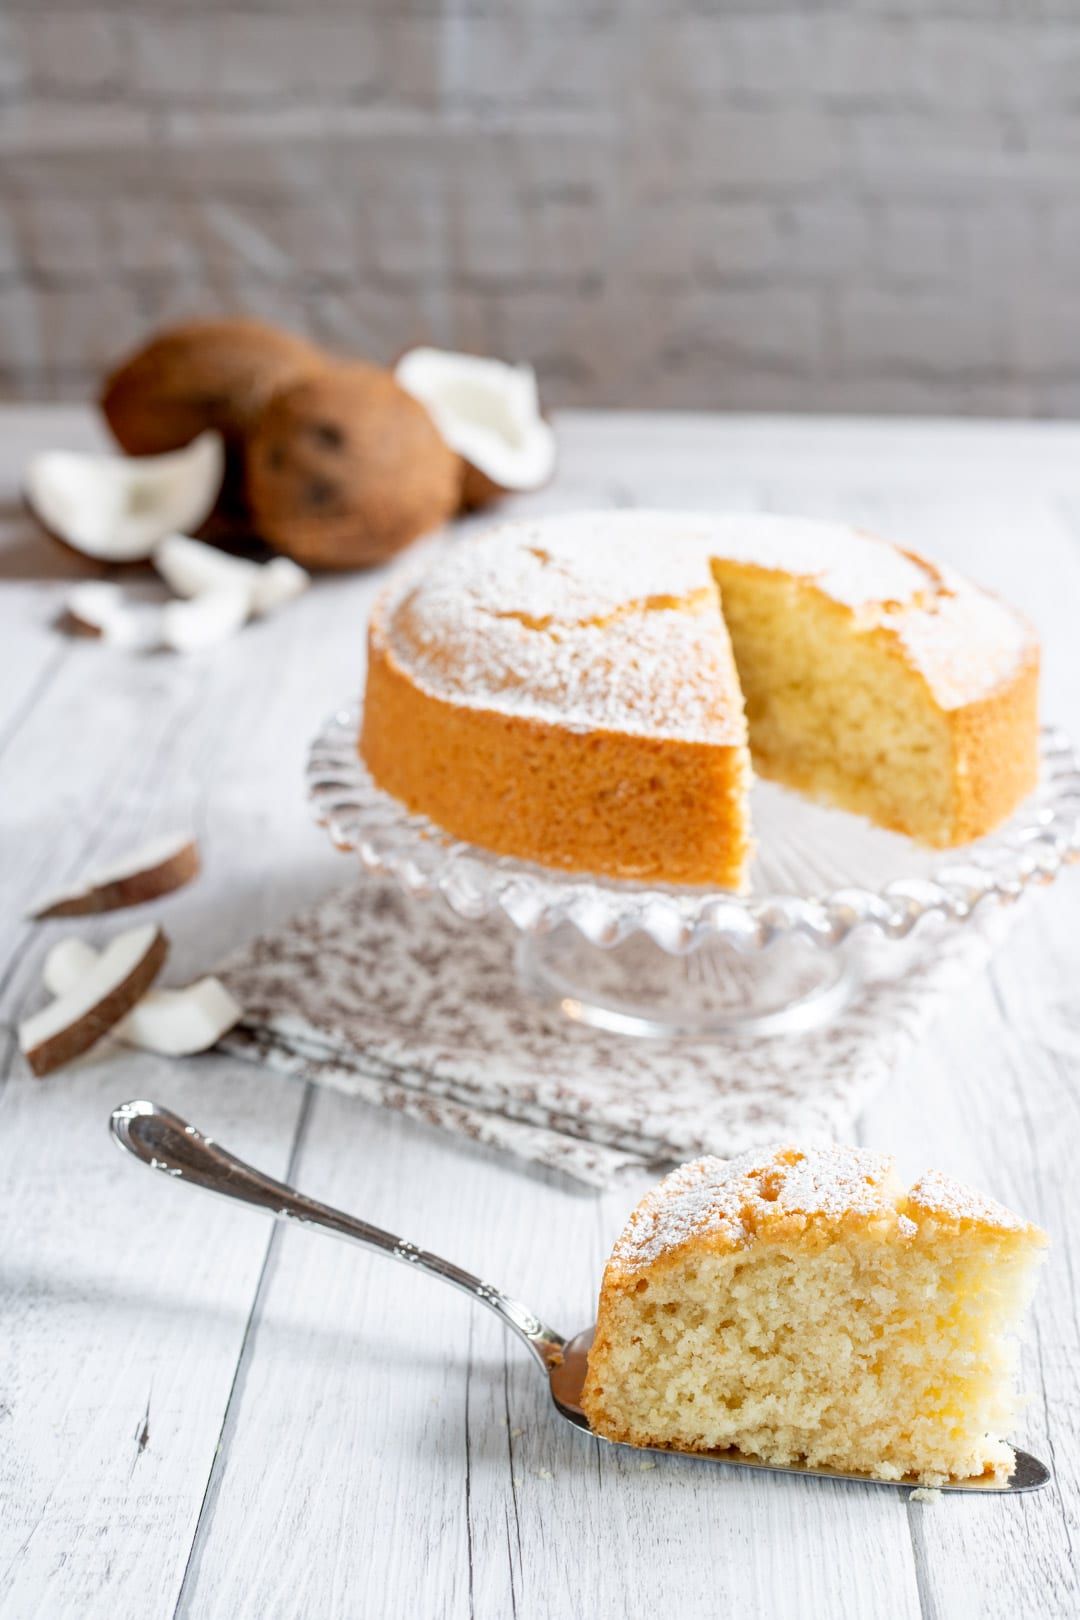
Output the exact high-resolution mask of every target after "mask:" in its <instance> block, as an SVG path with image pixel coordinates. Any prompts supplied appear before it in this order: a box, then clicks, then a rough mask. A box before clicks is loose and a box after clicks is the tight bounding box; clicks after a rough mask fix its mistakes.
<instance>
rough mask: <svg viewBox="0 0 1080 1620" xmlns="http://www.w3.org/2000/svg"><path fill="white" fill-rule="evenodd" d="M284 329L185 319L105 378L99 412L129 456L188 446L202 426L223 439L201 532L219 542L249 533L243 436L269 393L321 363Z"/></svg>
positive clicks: (322, 357) (243, 321) (315, 352)
mask: <svg viewBox="0 0 1080 1620" xmlns="http://www.w3.org/2000/svg"><path fill="white" fill-rule="evenodd" d="M327 363H328V362H327V357H326V355H325V354H324V353H323V351H322V350H321V349H319V348H316V346H315V345H314V344H313V343H308V342H307V341H306V339H304V338H301V337H297V336H296V335H295V333H293V332H285V331H282V330H281V329H280V328H278V327H276V326H268V325H267V324H266V323H265V322H263V321H253V320H246V319H236V320H221V321H191V322H189V323H187V324H186V325H184V326H175V327H172V328H171V329H170V330H168V331H165V332H162V333H160V334H159V336H157V337H156V338H154V339H153V340H152V341H151V342H150V343H148V344H147V345H146V347H145V348H143V349H140V350H138V352H137V353H135V354H133V355H130V356H129V357H128V359H127V360H125V361H124V363H123V364H122V365H121V366H119V367H118V368H117V370H116V371H114V372H113V373H112V375H111V376H110V377H108V378H107V379H106V382H105V386H104V389H103V390H102V394H101V401H100V403H101V409H102V411H103V413H104V415H105V420H106V421H107V422H108V424H109V427H110V428H111V429H112V432H113V436H114V437H115V438H116V440H117V442H118V443H119V444H120V446H121V448H122V449H123V450H125V451H126V452H127V454H128V455H130V456H153V455H160V454H162V453H163V452H165V451H168V450H179V449H181V448H182V447H183V446H184V445H186V444H190V442H191V440H192V439H194V438H195V437H196V436H197V435H198V434H199V433H202V432H203V431H204V430H205V429H206V428H214V429H216V430H217V432H219V433H220V434H222V436H223V437H224V440H225V462H226V465H225V479H224V483H223V485H222V490H221V494H220V496H219V498H218V501H217V504H216V506H215V508H214V511H213V513H212V514H211V515H210V517H209V518H208V519H207V522H206V524H205V525H204V526H203V529H202V530H201V532H202V533H203V534H205V535H206V536H207V538H210V539H214V540H216V541H218V542H219V543H229V542H230V541H232V540H235V539H238V538H240V537H241V536H243V535H245V534H246V533H249V532H250V527H251V525H250V521H249V518H248V514H247V510H246V506H245V502H244V473H243V455H244V440H245V438H246V436H247V434H248V432H249V430H250V428H251V425H252V423H253V422H254V420H255V419H256V417H257V416H258V415H259V413H260V411H261V410H262V408H263V406H264V405H265V404H266V402H267V400H268V399H269V398H270V396H271V394H272V393H273V392H274V391H275V389H278V388H281V387H282V386H283V385H284V384H286V383H289V382H291V381H292V380H293V379H294V378H296V377H299V376H303V375H304V374H305V373H307V372H310V371H316V370H318V369H319V367H321V366H324V365H326V364H327Z"/></svg>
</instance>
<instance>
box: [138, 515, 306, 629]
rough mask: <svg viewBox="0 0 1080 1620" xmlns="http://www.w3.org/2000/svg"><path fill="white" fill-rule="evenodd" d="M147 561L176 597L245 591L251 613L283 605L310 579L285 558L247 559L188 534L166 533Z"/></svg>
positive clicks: (263, 611) (273, 609)
mask: <svg viewBox="0 0 1080 1620" xmlns="http://www.w3.org/2000/svg"><path fill="white" fill-rule="evenodd" d="M153 564H154V567H155V568H156V569H157V571H158V573H159V574H160V575H161V577H162V579H163V580H164V581H165V583H166V584H167V585H168V586H169V587H170V589H171V590H173V591H175V592H176V594H177V596H184V597H197V596H202V595H206V594H208V593H209V592H211V591H217V590H222V589H225V590H246V591H248V592H249V594H250V598H251V613H252V617H254V618H260V617H262V616H263V615H264V614H266V613H273V612H274V611H275V610H276V609H277V608H279V607H284V606H285V604H286V603H287V602H291V601H292V600H293V599H294V598H295V597H297V596H300V595H302V594H303V592H304V591H306V590H307V588H308V586H309V585H310V584H311V575H310V574H309V573H307V571H306V570H305V569H303V568H301V567H300V565H299V563H294V562H293V561H292V559H291V558H290V557H272V558H271V559H270V561H269V562H265V563H257V562H251V561H250V560H249V559H248V558H246V557H232V556H230V555H229V553H228V552H225V551H218V550H217V548H216V547H215V546H208V545H207V544H206V543H205V541H203V540H194V539H192V537H191V536H190V535H188V534H168V535H166V536H165V537H164V538H163V539H162V540H160V541H159V542H158V544H157V545H156V546H155V547H154V552H153Z"/></svg>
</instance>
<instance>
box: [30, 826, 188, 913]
mask: <svg viewBox="0 0 1080 1620" xmlns="http://www.w3.org/2000/svg"><path fill="white" fill-rule="evenodd" d="M199 866H200V862H199V847H198V845H197V844H196V842H195V840H194V839H193V838H192V837H191V835H190V834H189V833H166V834H164V835H163V836H162V837H160V838H155V839H154V840H153V841H152V842H151V843H148V844H144V845H143V846H142V847H141V848H140V849H137V850H133V851H132V853H131V854H130V855H128V856H126V857H125V858H124V859H123V860H122V861H113V862H112V863H110V865H108V866H102V867H99V868H98V869H97V870H95V871H91V872H88V873H87V874H86V875H85V876H84V877H83V878H82V879H81V880H80V882H79V883H77V884H76V885H75V886H74V887H73V888H70V889H65V890H64V891H63V892H62V893H60V894H54V895H51V896H50V897H49V898H48V899H46V900H43V901H40V902H39V903H38V905H37V906H35V908H34V910H33V911H32V912H31V913H30V915H31V917H33V918H35V919H36V920H38V921H40V920H42V919H43V918H46V917H88V916H92V915H94V914H96V913H98V912H102V911H119V910H121V909H122V908H123V907H125V906H141V905H143V904H145V902H146V901H147V900H158V899H160V897H161V896H162V895H164V894H172V893H173V891H174V890H175V889H181V888H183V886H184V884H185V883H190V882H191V880H192V878H193V877H196V876H197V875H198V872H199Z"/></svg>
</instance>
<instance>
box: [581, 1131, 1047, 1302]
mask: <svg viewBox="0 0 1080 1620" xmlns="http://www.w3.org/2000/svg"><path fill="white" fill-rule="evenodd" d="M900 1211H903V1213H899V1212H900ZM927 1215H933V1216H935V1217H936V1218H938V1219H939V1220H940V1219H947V1220H949V1221H958V1222H973V1223H977V1224H978V1225H980V1226H983V1227H985V1228H987V1229H991V1230H995V1231H1002V1232H1014V1231H1024V1230H1030V1231H1034V1230H1035V1229H1034V1228H1030V1227H1029V1225H1028V1222H1026V1221H1024V1220H1021V1218H1020V1217H1019V1216H1018V1215H1014V1214H1013V1213H1012V1211H1011V1210H1008V1209H1006V1208H1005V1207H1004V1205H1002V1204H997V1203H995V1202H994V1201H993V1199H990V1198H984V1197H983V1196H982V1194H980V1193H977V1192H975V1191H973V1190H972V1189H971V1188H970V1187H965V1186H964V1185H963V1184H962V1183H961V1182H958V1181H953V1180H951V1179H950V1177H948V1176H944V1175H942V1174H941V1173H940V1172H939V1171H936V1170H932V1171H929V1172H927V1174H926V1175H924V1176H923V1177H921V1179H920V1180H919V1181H918V1182H916V1184H915V1186H914V1187H913V1188H912V1189H911V1192H910V1194H908V1195H906V1196H905V1193H904V1188H903V1185H902V1183H901V1182H900V1181H899V1180H898V1178H897V1176H896V1172H895V1170H894V1168H893V1161H892V1159H891V1158H890V1157H889V1155H888V1154H884V1153H876V1152H873V1151H871V1150H869V1149H867V1148H856V1147H807V1148H796V1147H790V1146H783V1147H771V1148H763V1149H759V1150H755V1151H752V1152H749V1153H742V1154H740V1155H739V1156H738V1157H737V1158H734V1159H717V1158H705V1159H694V1160H692V1161H691V1163H689V1164H684V1165H682V1166H681V1167H680V1168H679V1169H678V1170H675V1171H673V1172H672V1174H671V1175H669V1176H667V1177H665V1179H664V1180H663V1181H661V1182H660V1184H659V1185H658V1186H656V1187H654V1188H653V1189H652V1191H651V1192H650V1193H648V1194H646V1196H645V1198H643V1199H642V1201H641V1203H640V1204H639V1205H638V1207H637V1208H636V1209H635V1210H634V1212H633V1214H632V1215H631V1217H630V1219H629V1221H628V1222H627V1225H626V1227H625V1229H624V1231H623V1232H622V1234H621V1236H620V1237H619V1240H618V1242H617V1243H616V1245H615V1248H614V1250H613V1252H612V1256H611V1263H612V1266H613V1267H615V1268H617V1269H618V1270H620V1271H623V1272H625V1273H629V1274H630V1275H633V1274H634V1273H635V1272H638V1271H641V1270H643V1269H645V1268H647V1267H648V1266H650V1265H652V1264H653V1262H654V1261H656V1260H658V1259H659V1258H660V1257H661V1256H662V1255H665V1254H669V1253H672V1252H674V1251H675V1250H677V1249H680V1248H681V1247H682V1246H683V1245H684V1244H687V1243H692V1242H697V1241H703V1240H704V1241H707V1242H708V1243H709V1245H710V1246H711V1247H717V1248H721V1249H736V1248H742V1247H745V1246H746V1245H748V1244H750V1243H752V1242H753V1241H754V1240H755V1239H756V1238H758V1237H760V1236H762V1235H763V1234H765V1233H767V1232H769V1231H770V1230H777V1229H782V1230H783V1231H784V1232H785V1233H788V1232H792V1231H795V1230H798V1229H799V1228H800V1227H803V1226H808V1225H813V1226H818V1227H840V1226H842V1225H848V1226H850V1225H852V1224H856V1225H861V1224H867V1223H869V1222H871V1221H875V1220H881V1219H886V1220H888V1221H890V1222H894V1223H895V1228H896V1232H897V1235H898V1237H899V1238H900V1239H902V1240H904V1241H910V1239H911V1238H913V1237H914V1236H915V1235H916V1234H917V1232H918V1229H919V1222H920V1218H922V1217H924V1216H927Z"/></svg>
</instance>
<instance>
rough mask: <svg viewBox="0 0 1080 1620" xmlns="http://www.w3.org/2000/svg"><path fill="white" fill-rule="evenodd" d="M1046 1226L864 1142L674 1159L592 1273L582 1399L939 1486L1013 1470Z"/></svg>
mask: <svg viewBox="0 0 1080 1620" xmlns="http://www.w3.org/2000/svg"><path fill="white" fill-rule="evenodd" d="M1046 1242H1047V1239H1046V1235H1045V1233H1043V1232H1041V1231H1040V1230H1039V1228H1038V1227H1036V1226H1033V1225H1032V1224H1031V1223H1029V1222H1027V1221H1025V1220H1022V1219H1021V1218H1020V1217H1019V1216H1017V1215H1014V1214H1013V1213H1012V1212H1011V1211H1010V1210H1008V1209H1006V1208H1005V1207H1004V1206H1003V1205H1000V1204H997V1203H995V1202H993V1200H991V1199H988V1198H985V1197H983V1195H982V1194H980V1193H978V1192H976V1191H974V1190H973V1189H971V1188H968V1187H965V1186H964V1185H963V1184H962V1183H959V1182H956V1181H953V1180H952V1179H951V1178H949V1177H946V1176H942V1175H940V1174H938V1173H936V1172H930V1173H929V1174H927V1175H925V1176H923V1177H922V1178H920V1180H919V1181H917V1182H916V1183H915V1185H914V1186H913V1187H912V1188H911V1189H910V1191H905V1189H904V1187H903V1184H902V1183H901V1182H900V1180H899V1179H898V1177H897V1176H896V1173H895V1170H894V1168H893V1164H892V1160H891V1159H890V1158H889V1157H888V1156H887V1155H884V1154H881V1153H876V1152H871V1151H868V1150H865V1149H861V1148H846V1147H807V1148H797V1147H791V1146H783V1147H776V1148H769V1149H765V1150H760V1151H755V1152H751V1153H747V1154H743V1155H740V1156H739V1157H738V1158H735V1159H730V1160H722V1159H716V1158H705V1159H698V1160H695V1161H693V1162H692V1163H690V1164H687V1165H684V1166H682V1168H681V1169H679V1170H676V1171H675V1172H673V1174H672V1175H670V1176H668V1177H667V1178H666V1179H665V1180H664V1181H663V1182H661V1183H660V1185H659V1186H658V1187H656V1188H654V1189H653V1190H652V1191H651V1192H650V1193H649V1194H648V1195H647V1196H646V1197H645V1199H644V1200H643V1201H642V1203H641V1204H640V1205H639V1206H638V1208H637V1209H636V1210H635V1211H634V1213H633V1215H632V1216H631V1217H630V1220H629V1222H628V1224H627V1226H626V1228H625V1230H624V1231H623V1233H622V1235H621V1236H620V1238H619V1240H618V1242H617V1243H616V1245H615V1248H614V1251H613V1253H612V1256H611V1259H610V1261H609V1263H608V1266H607V1269H606V1271H605V1274H604V1280H603V1284H602V1287H601V1293H600V1306H599V1312H598V1320H597V1326H596V1335H595V1338H594V1340H593V1345H592V1349H591V1350H590V1352H589V1371H588V1376H587V1378H586V1382H585V1387H584V1391H583V1394H582V1407H583V1410H584V1411H585V1414H586V1416H587V1417H588V1419H589V1423H590V1426H591V1428H592V1429H593V1430H594V1432H595V1433H597V1434H599V1435H601V1436H603V1437H604V1438H606V1439H609V1440H614V1441H620V1442H623V1443H625V1444H629V1445H637V1446H650V1447H662V1448H670V1449H674V1450H681V1451H690V1452H694V1451H697V1452H702V1451H709V1452H717V1451H725V1450H734V1451H737V1452H738V1453H739V1454H740V1455H742V1456H744V1457H747V1458H750V1459H754V1460H760V1461H762V1462H765V1463H771V1464H774V1465H779V1466H800V1465H801V1466H805V1467H810V1468H831V1469H836V1470H838V1471H840V1472H844V1473H854V1474H863V1475H866V1476H869V1477H872V1478H877V1479H885V1480H909V1479H910V1480H911V1481H912V1482H913V1483H918V1484H923V1485H930V1486H936V1485H942V1484H948V1483H956V1482H960V1481H965V1480H974V1479H986V1480H995V1481H1001V1482H1004V1481H1005V1480H1006V1479H1007V1478H1008V1477H1009V1475H1010V1474H1011V1472H1012V1470H1013V1467H1014V1465H1015V1456H1014V1453H1013V1451H1012V1448H1011V1447H1010V1446H1009V1444H1008V1443H1007V1441H1006V1439H1005V1438H1004V1437H1005V1436H1006V1435H1007V1434H1008V1432H1009V1431H1010V1429H1011V1428H1012V1426H1013V1422H1014V1420H1015V1417H1016V1414H1017V1411H1018V1409H1019V1406H1020V1404H1021V1403H1020V1402H1019V1401H1018V1399H1017V1396H1016V1392H1015V1376H1016V1358H1017V1340H1016V1331H1017V1328H1018V1326H1019V1324H1020V1320H1021V1317H1022V1315H1023V1312H1024V1310H1025V1307H1026V1306H1027V1303H1028V1301H1029V1299H1030V1297H1031V1293H1032V1291H1033V1288H1034V1284H1035V1278H1036V1271H1037V1267H1038V1264H1039V1262H1040V1260H1041V1259H1042V1257H1043V1252H1044V1250H1045V1246H1046Z"/></svg>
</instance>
